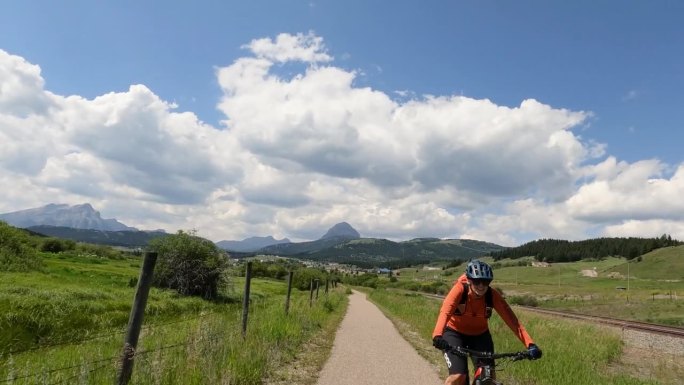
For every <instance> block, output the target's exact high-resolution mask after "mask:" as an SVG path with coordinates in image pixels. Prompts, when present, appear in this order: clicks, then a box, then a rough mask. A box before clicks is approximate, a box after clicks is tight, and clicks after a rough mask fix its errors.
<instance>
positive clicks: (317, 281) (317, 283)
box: [316, 279, 321, 301]
mask: <svg viewBox="0 0 684 385" xmlns="http://www.w3.org/2000/svg"><path fill="white" fill-rule="evenodd" d="M320 282H321V281H320V280H318V279H317V280H316V301H318V286H319V283H320Z"/></svg>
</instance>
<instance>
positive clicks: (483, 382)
mask: <svg viewBox="0 0 684 385" xmlns="http://www.w3.org/2000/svg"><path fill="white" fill-rule="evenodd" d="M446 350H450V351H451V353H454V354H457V355H459V356H462V357H466V358H467V357H470V358H471V359H472V360H473V362H474V363H475V369H474V376H473V382H472V385H503V383H501V382H497V381H496V380H495V379H494V374H495V368H496V362H495V360H501V359H506V360H510V361H511V362H512V361H520V360H531V359H532V357H531V356H530V353H529V352H528V351H527V350H523V351H519V352H512V353H494V352H480V351H477V350H471V349H466V348H462V347H460V346H457V347H455V348H454V347H450V348H449V349H446ZM466 376H467V375H466ZM467 381H468V377H466V382H467Z"/></svg>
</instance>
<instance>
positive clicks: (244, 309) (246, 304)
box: [242, 262, 252, 338]
mask: <svg viewBox="0 0 684 385" xmlns="http://www.w3.org/2000/svg"><path fill="white" fill-rule="evenodd" d="M251 280H252V262H247V271H245V293H244V296H243V298H242V338H245V337H246V336H247V315H248V314H249V288H250V281H251Z"/></svg>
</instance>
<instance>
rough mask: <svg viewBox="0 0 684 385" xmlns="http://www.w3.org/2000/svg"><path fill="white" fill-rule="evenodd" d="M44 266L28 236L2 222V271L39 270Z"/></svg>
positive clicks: (0, 261)
mask: <svg viewBox="0 0 684 385" xmlns="http://www.w3.org/2000/svg"><path fill="white" fill-rule="evenodd" d="M42 265H43V263H42V261H41V260H40V259H39V257H38V254H37V253H36V249H35V248H33V247H32V245H31V239H30V237H29V236H28V234H26V233H25V232H24V231H22V230H20V229H17V228H16V227H12V226H10V225H8V224H7V223H5V222H2V221H0V271H29V270H39V269H40V268H41V267H42Z"/></svg>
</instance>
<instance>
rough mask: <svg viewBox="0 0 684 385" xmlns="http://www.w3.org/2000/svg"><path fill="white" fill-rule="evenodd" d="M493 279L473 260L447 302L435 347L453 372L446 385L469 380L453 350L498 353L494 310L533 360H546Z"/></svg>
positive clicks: (485, 266) (437, 327)
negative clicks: (492, 319)
mask: <svg viewBox="0 0 684 385" xmlns="http://www.w3.org/2000/svg"><path fill="white" fill-rule="evenodd" d="M493 279H494V273H492V268H491V267H490V266H489V265H488V264H486V263H484V262H481V261H478V260H472V261H470V262H469V263H468V265H467V266H466V270H465V274H463V275H461V276H460V277H459V278H458V280H456V282H455V283H454V286H453V287H452V288H451V291H449V294H448V295H447V296H446V298H444V302H443V303H442V307H441V309H440V311H439V316H438V317H437V324H436V325H435V329H434V331H433V332H432V344H433V345H434V346H435V347H436V348H437V349H440V350H444V351H445V352H444V359H445V361H446V364H447V367H448V368H449V376H448V377H447V378H446V381H445V382H444V384H445V385H465V384H466V381H467V380H468V362H467V359H466V358H465V357H462V356H460V355H457V354H454V353H452V352H451V351H449V350H447V349H449V347H452V348H455V347H459V346H460V347H463V348H468V349H472V350H477V351H485V352H493V351H494V341H493V340H492V335H491V334H490V333H489V324H488V321H489V316H490V315H491V312H492V308H493V309H494V310H496V312H497V313H498V314H499V315H500V316H501V318H502V319H503V320H504V322H505V323H506V325H508V327H510V328H511V330H512V331H513V333H514V334H515V335H516V336H517V337H518V339H519V340H520V341H521V342H522V343H523V344H524V345H525V347H527V349H528V351H529V354H530V357H531V358H532V359H538V358H541V356H542V352H541V350H540V349H539V348H538V347H537V345H535V343H534V341H533V340H532V337H530V335H529V334H527V331H526V330H525V328H524V327H523V325H522V324H521V323H520V322H519V321H518V318H517V317H516V316H515V313H513V310H512V309H511V308H510V306H508V303H506V300H504V299H503V297H502V296H501V294H500V293H499V292H498V291H497V290H496V289H494V288H492V287H490V283H491V282H492V280H493Z"/></svg>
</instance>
